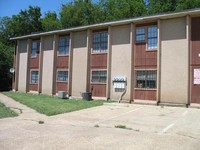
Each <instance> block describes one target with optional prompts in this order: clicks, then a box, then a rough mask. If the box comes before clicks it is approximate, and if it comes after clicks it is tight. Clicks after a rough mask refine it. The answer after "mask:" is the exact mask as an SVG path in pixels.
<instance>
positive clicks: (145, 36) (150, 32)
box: [135, 26, 158, 50]
mask: <svg viewBox="0 0 200 150" xmlns="http://www.w3.org/2000/svg"><path fill="white" fill-rule="evenodd" d="M135 41H136V43H146V44H147V50H155V49H157V45H158V29H157V26H145V27H137V28H136V33H135Z"/></svg>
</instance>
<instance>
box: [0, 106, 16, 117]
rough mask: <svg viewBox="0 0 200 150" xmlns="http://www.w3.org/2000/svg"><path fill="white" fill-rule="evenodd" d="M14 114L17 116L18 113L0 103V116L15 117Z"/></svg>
mask: <svg viewBox="0 0 200 150" xmlns="http://www.w3.org/2000/svg"><path fill="white" fill-rule="evenodd" d="M15 116H18V114H17V113H15V112H14V111H12V110H10V109H9V108H8V107H6V106H5V105H4V104H2V103H0V118H6V117H15Z"/></svg>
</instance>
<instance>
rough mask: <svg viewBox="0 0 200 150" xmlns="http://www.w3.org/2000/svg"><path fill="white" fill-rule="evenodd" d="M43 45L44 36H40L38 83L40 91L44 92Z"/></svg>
mask: <svg viewBox="0 0 200 150" xmlns="http://www.w3.org/2000/svg"><path fill="white" fill-rule="evenodd" d="M43 45H44V38H43V37H41V38H40V55H39V83H38V93H41V92H42V70H43Z"/></svg>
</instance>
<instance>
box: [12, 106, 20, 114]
mask: <svg viewBox="0 0 200 150" xmlns="http://www.w3.org/2000/svg"><path fill="white" fill-rule="evenodd" d="M9 108H10V109H14V110H18V111H19V114H22V113H23V109H21V108H17V107H9ZM18 111H17V112H18Z"/></svg>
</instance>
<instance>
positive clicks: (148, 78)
mask: <svg viewBox="0 0 200 150" xmlns="http://www.w3.org/2000/svg"><path fill="white" fill-rule="evenodd" d="M156 76H157V72H156V71H155V70H144V71H143V70H142V71H136V88H156Z"/></svg>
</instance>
